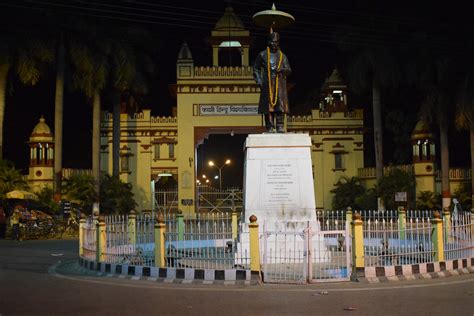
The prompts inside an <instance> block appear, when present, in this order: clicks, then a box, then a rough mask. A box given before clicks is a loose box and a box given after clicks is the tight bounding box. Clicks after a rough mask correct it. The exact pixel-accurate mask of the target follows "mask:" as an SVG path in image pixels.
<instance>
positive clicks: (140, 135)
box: [101, 8, 363, 213]
mask: <svg viewBox="0 0 474 316" xmlns="http://www.w3.org/2000/svg"><path fill="white" fill-rule="evenodd" d="M208 42H209V43H210V45H211V46H212V60H213V64H212V66H206V67H203V66H197V65H195V64H194V60H193V57H192V53H191V51H190V49H189V47H188V45H187V44H186V43H184V44H183V45H182V47H181V49H180V51H179V54H178V60H177V63H176V72H177V82H176V84H175V85H172V91H173V93H175V94H176V99H177V108H176V111H175V112H176V113H174V115H173V116H172V117H152V116H151V115H150V110H143V111H142V112H140V113H135V114H133V115H129V114H122V116H121V140H120V158H121V164H120V176H121V179H122V180H124V181H126V182H130V183H131V184H132V185H133V190H134V193H135V198H136V201H137V203H138V209H140V210H142V209H152V208H153V207H152V204H153V203H154V201H153V198H152V191H153V188H152V186H151V185H150V181H152V183H154V182H156V181H162V180H163V178H164V177H170V176H171V177H173V179H174V180H175V181H176V183H177V190H178V196H177V199H175V200H176V201H177V205H176V207H177V208H178V209H182V210H185V211H186V213H187V212H188V211H189V210H191V212H192V211H193V210H194V211H195V205H196V203H195V199H196V180H197V177H196V169H197V168H196V164H197V159H196V158H197V157H196V155H197V154H196V153H197V150H196V149H197V146H198V145H199V144H201V143H202V142H203V141H204V139H206V138H207V137H208V136H209V135H212V134H231V133H233V134H254V133H257V134H258V133H261V132H263V131H264V130H265V128H264V124H263V120H262V117H261V115H259V114H257V108H258V101H259V95H260V89H259V87H258V86H257V85H256V83H255V80H254V78H253V69H252V66H251V65H249V47H250V45H251V43H252V37H250V33H249V31H248V30H246V29H245V28H244V26H243V24H242V22H241V20H240V19H239V18H238V17H237V16H236V15H235V13H234V12H233V10H232V8H227V9H226V11H225V13H224V15H223V16H222V17H221V19H220V20H219V21H218V22H217V23H216V26H215V28H214V30H213V31H212V33H211V36H210V37H209V39H208ZM346 90H347V86H346V85H345V84H344V83H342V81H341V80H340V78H339V75H338V73H337V71H335V72H334V73H333V74H332V75H331V77H330V78H328V80H327V81H326V82H325V84H324V86H323V88H322V94H324V95H323V96H322V100H323V102H322V103H321V104H320V105H319V106H318V105H315V107H317V109H314V110H312V112H311V114H309V115H307V116H302V117H300V116H298V117H288V119H287V122H286V124H287V131H288V132H290V133H292V132H293V133H308V134H309V135H310V136H311V141H312V154H311V157H312V162H313V178H315V179H316V180H315V186H314V187H315V195H316V208H317V209H323V208H329V207H330V204H331V199H332V194H331V192H330V191H331V190H332V189H333V188H334V186H335V185H337V183H338V180H339V178H340V177H341V176H349V177H351V176H356V175H357V169H358V168H360V167H363V137H362V134H363V116H362V111H354V112H349V111H348V110H347V94H346ZM242 167H243V166H242ZM101 170H102V171H104V172H107V173H112V115H111V114H110V113H106V114H105V115H104V117H103V121H102V128H101ZM169 198H171V199H174V198H173V197H169ZM191 203H192V205H189V204H191Z"/></svg>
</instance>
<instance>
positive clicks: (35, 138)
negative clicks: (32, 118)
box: [30, 116, 53, 142]
mask: <svg viewBox="0 0 474 316" xmlns="http://www.w3.org/2000/svg"><path fill="white" fill-rule="evenodd" d="M52 141H53V134H52V133H51V129H50V128H49V126H48V124H46V123H45V119H44V117H43V116H41V118H40V119H39V123H38V124H36V126H35V127H34V128H33V132H31V136H30V142H52Z"/></svg>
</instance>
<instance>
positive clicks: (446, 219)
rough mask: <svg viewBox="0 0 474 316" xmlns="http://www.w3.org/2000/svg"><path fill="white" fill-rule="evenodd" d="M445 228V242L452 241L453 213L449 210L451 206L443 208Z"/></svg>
mask: <svg viewBox="0 0 474 316" xmlns="http://www.w3.org/2000/svg"><path fill="white" fill-rule="evenodd" d="M443 230H444V236H445V238H446V239H445V240H444V242H445V243H448V242H451V239H452V237H451V213H450V212H449V208H447V207H445V208H444V209H443Z"/></svg>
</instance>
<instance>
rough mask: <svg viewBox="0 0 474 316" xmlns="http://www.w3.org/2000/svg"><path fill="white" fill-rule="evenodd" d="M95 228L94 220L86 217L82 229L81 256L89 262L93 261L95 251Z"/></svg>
mask: <svg viewBox="0 0 474 316" xmlns="http://www.w3.org/2000/svg"><path fill="white" fill-rule="evenodd" d="M96 230H97V226H96V220H95V219H93V218H92V217H88V218H87V219H86V222H85V224H84V228H83V237H82V238H83V241H82V251H83V256H84V258H86V259H89V260H95V258H96V251H97V234H96Z"/></svg>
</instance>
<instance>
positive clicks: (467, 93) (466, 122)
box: [456, 65, 474, 212]
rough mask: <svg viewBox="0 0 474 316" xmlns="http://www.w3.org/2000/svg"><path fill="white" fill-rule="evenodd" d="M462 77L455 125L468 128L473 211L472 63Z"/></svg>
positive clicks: (473, 111)
mask: <svg viewBox="0 0 474 316" xmlns="http://www.w3.org/2000/svg"><path fill="white" fill-rule="evenodd" d="M466 68H467V71H466V72H465V74H464V77H463V78H462V81H461V85H460V89H459V93H458V102H457V107H456V126H457V127H458V128H461V129H468V130H469V144H470V148H471V201H472V202H471V212H474V176H473V174H472V170H474V65H471V67H466Z"/></svg>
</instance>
